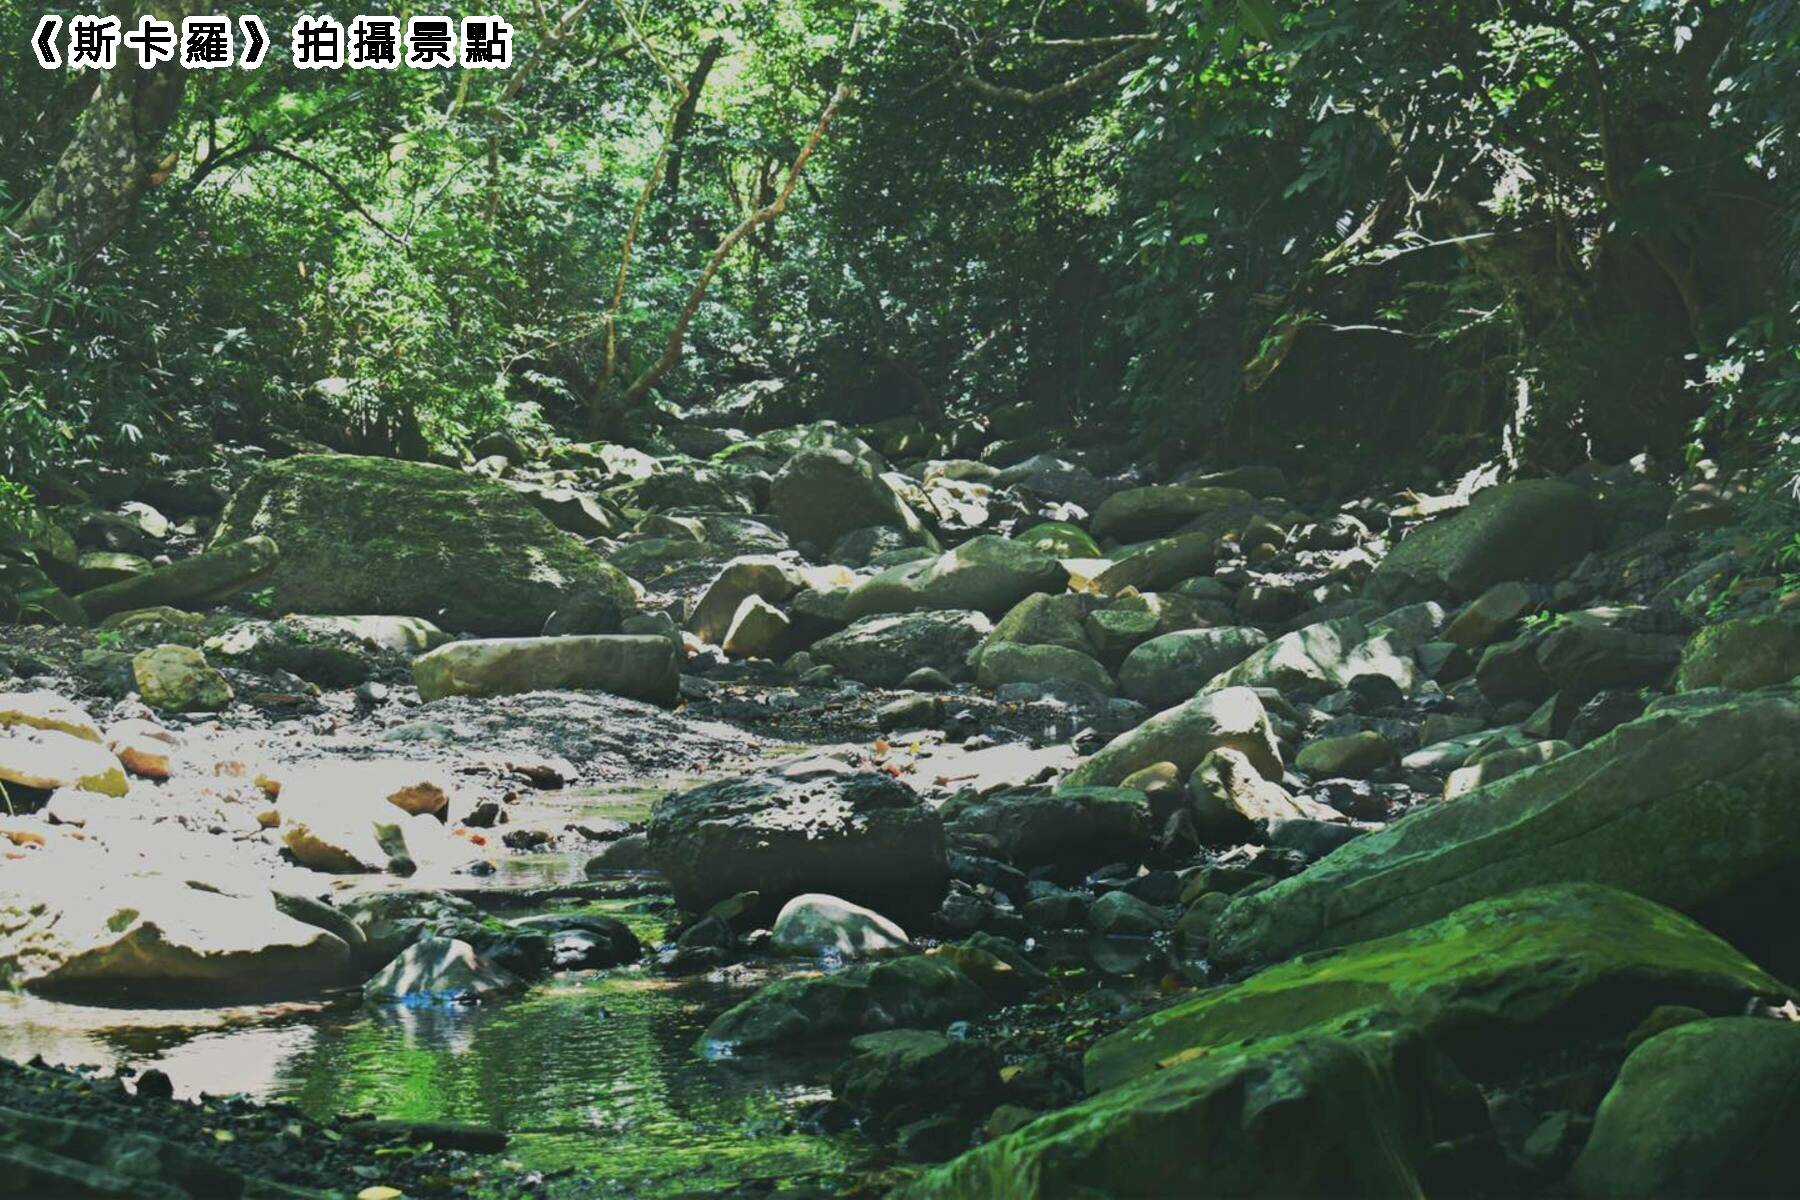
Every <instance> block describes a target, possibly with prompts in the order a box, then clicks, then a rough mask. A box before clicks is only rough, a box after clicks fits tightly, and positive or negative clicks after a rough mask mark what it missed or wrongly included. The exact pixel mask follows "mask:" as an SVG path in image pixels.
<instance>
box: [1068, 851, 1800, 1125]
mask: <svg viewBox="0 0 1800 1200" xmlns="http://www.w3.org/2000/svg"><path fill="white" fill-rule="evenodd" d="M1786 993H1787V988H1786V987H1784V986H1783V985H1782V984H1781V983H1779V982H1778V981H1777V980H1775V979H1774V978H1772V977H1771V976H1769V975H1768V974H1767V973H1766V972H1764V971H1763V970H1762V969H1761V968H1760V967H1758V966H1756V965H1755V964H1754V963H1752V962H1750V960H1749V959H1747V958H1745V957H1744V956H1743V955H1741V954H1739V953H1738V952H1737V951H1736V950H1734V949H1732V948H1731V947H1730V946H1728V945H1726V944H1725V943H1724V942H1723V941H1721V940H1719V939H1718V938H1717V937H1715V936H1714V935H1712V934H1711V933H1708V932H1707V931H1706V930H1704V929H1702V928H1701V927H1700V926H1699V925H1697V924H1695V923H1694V922H1693V921H1691V920H1689V919H1688V918H1686V917H1684V916H1682V915H1681V914H1679V913H1676V912H1673V911H1671V910H1669V909H1667V908H1664V907H1662V906H1660V905H1657V904H1652V903H1651V902H1650V901H1648V900H1644V899H1641V898H1639V897H1637V896H1633V895H1631V894H1629V893H1627V892H1621V891H1618V890H1617V889H1614V888H1607V887H1598V886H1595V885H1593V884H1556V885H1552V886H1549V887H1541V888H1532V889H1528V890H1525V891H1522V892H1515V893H1513V894H1511V895H1508V896H1503V897H1499V898H1497V899H1493V900H1484V901H1480V902H1478V903H1475V904H1470V905H1467V906H1465V907H1463V908H1460V909H1458V910H1457V911H1456V912H1454V913H1451V914H1450V915H1449V916H1447V917H1443V918H1441V919H1440V920H1437V921H1433V922H1431V923H1429V924H1426V925H1421V926H1419V927H1417V928H1414V929H1409V930H1407V931H1405V932H1403V933H1397V934H1393V935H1391V936H1388V937H1385V938H1378V939H1376V940H1374V941H1368V942H1359V943H1357V944H1355V945H1352V946H1345V947H1342V948H1340V949H1337V950H1332V951H1327V952H1325V953H1322V954H1314V955H1307V956H1304V957H1302V958H1298V959H1294V960H1292V961H1289V962H1286V963H1282V964H1280V965H1279V966H1275V967H1271V968H1269V969H1268V970H1266V971H1263V972H1261V973H1260V974H1257V975H1253V976H1251V977H1250V978H1249V979H1248V980H1246V981H1245V982H1243V983H1241V984H1238V985H1236V986H1232V987H1221V988H1213V989H1211V990H1209V991H1205V992H1202V993H1201V994H1200V995H1198V996H1196V997H1194V998H1193V999H1192V1000H1188V1001H1185V1002H1183V1003H1181V1004H1177V1005H1175V1006H1173V1007H1171V1008H1166V1009H1163V1010H1162V1011H1160V1012H1157V1013H1154V1014H1152V1015H1151V1016H1148V1017H1145V1018H1144V1019H1142V1020H1140V1021H1137V1022H1135V1023H1133V1024H1132V1025H1129V1026H1127V1027H1126V1028H1125V1029H1123V1030H1121V1031H1119V1032H1118V1033H1115V1034H1113V1035H1111V1036H1110V1037H1107V1038H1105V1039H1103V1040H1102V1041H1100V1042H1099V1043H1097V1044H1096V1045H1095V1046H1094V1047H1093V1048H1092V1049H1091V1050H1089V1051H1088V1054H1087V1058H1086V1062H1085V1064H1084V1070H1085V1074H1086V1080H1087V1085H1088V1088H1089V1090H1092V1091H1098V1090H1101V1089H1104V1088H1110V1087H1116V1086H1118V1085H1119V1084H1121V1083H1124V1082H1126V1081H1127V1080H1130V1079H1135V1078H1137V1077H1139V1076H1142V1075H1146V1074H1150V1073H1153V1072H1155V1071H1157V1070H1160V1069H1164V1068H1166V1067H1168V1066H1170V1065H1173V1064H1174V1063H1176V1062H1179V1061H1182V1060H1183V1059H1185V1058H1191V1057H1194V1056H1196V1055H1199V1054H1202V1053H1205V1052H1208V1051H1210V1050H1212V1049H1214V1048H1216V1047H1220V1046H1226V1045H1231V1044H1235V1043H1239V1042H1243V1041H1246V1040H1250V1039H1256V1038H1267V1037H1273V1036H1278V1035H1284V1034H1292V1033H1298V1032H1301V1031H1303V1030H1307V1029H1316V1030H1321V1031H1324V1030H1332V1031H1342V1030H1345V1029H1348V1028H1351V1027H1352V1026H1353V1025H1354V1024H1355V1023H1356V1022H1359V1021H1362V1020H1364V1019H1365V1018H1366V1014H1367V1013H1368V1012H1370V1011H1380V1012H1385V1013H1390V1014H1393V1015H1395V1016H1397V1017H1399V1018H1400V1019H1401V1020H1402V1021H1403V1022H1404V1024H1405V1025H1407V1026H1408V1027H1409V1028H1412V1029H1415V1030H1418V1031H1420V1032H1422V1033H1424V1034H1425V1035H1426V1036H1427V1037H1429V1038H1430V1039H1431V1040H1432V1041H1433V1042H1434V1044H1436V1045H1437V1046H1438V1047H1439V1048H1440V1049H1442V1050H1444V1051H1445V1052H1446V1053H1448V1054H1450V1055H1451V1056H1452V1057H1453V1058H1454V1059H1455V1060H1456V1061H1457V1062H1459V1063H1461V1064H1462V1065H1463V1066H1464V1067H1465V1068H1466V1069H1468V1070H1471V1071H1474V1072H1476V1073H1477V1074H1481V1073H1483V1068H1487V1069H1492V1068H1497V1067H1505V1066H1506V1065H1507V1064H1508V1062H1509V1061H1510V1060H1513V1059H1516V1058H1518V1057H1520V1056H1522V1055H1524V1054H1527V1053H1530V1052H1535V1051H1541V1050H1545V1049H1549V1048H1553V1047H1555V1046H1559V1045H1566V1044H1570V1043H1579V1044H1584V1045H1592V1044H1596V1043H1604V1042H1621V1041H1623V1040H1624V1038H1625V1037H1626V1035H1628V1034H1629V1033H1630V1032H1631V1031H1632V1030H1633V1029H1634V1028H1635V1027H1636V1026H1637V1025H1638V1023H1639V1022H1640V1021H1642V1020H1643V1018H1644V1017H1645V1016H1647V1015H1648V1014H1649V1013H1650V1011H1651V1010H1652V1009H1654V1008H1656V1007H1657V1006H1659V1005H1688V1006H1692V1007H1694V1008H1698V1009H1701V1010H1702V1011H1704V1012H1710V1013H1735V1012H1741V1011H1742V1010H1743V1007H1744V1005H1745V1003H1746V1002H1747V1001H1748V1000H1749V999H1750V998H1751V997H1753V996H1764V997H1773V996H1777V995H1785V994H1786Z"/></svg>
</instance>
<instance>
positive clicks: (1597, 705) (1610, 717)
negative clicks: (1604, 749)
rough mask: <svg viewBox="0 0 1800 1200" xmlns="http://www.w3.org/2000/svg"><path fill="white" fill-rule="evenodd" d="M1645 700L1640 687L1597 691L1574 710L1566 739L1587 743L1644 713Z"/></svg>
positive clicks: (1581, 744)
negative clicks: (1639, 689) (1638, 688)
mask: <svg viewBox="0 0 1800 1200" xmlns="http://www.w3.org/2000/svg"><path fill="white" fill-rule="evenodd" d="M1644 704H1645V701H1644V697H1643V695H1642V694H1641V693H1639V692H1637V691H1606V692H1598V693H1596V694H1595V695H1594V696H1592V697H1591V698H1589V699H1588V700H1587V701H1586V702H1585V703H1583V704H1582V706H1581V707H1580V708H1579V709H1577V710H1576V711H1575V716H1574V719H1573V720H1571V721H1570V722H1569V728H1568V730H1567V733H1566V735H1565V736H1566V740H1567V741H1568V742H1569V744H1570V745H1573V746H1585V745H1587V744H1588V743H1589V742H1591V741H1594V740H1595V739H1596V738H1601V737H1604V736H1605V735H1607V734H1609V733H1611V732H1612V731H1613V730H1615V729H1617V728H1618V727H1619V726H1621V725H1623V724H1625V723H1626V722H1628V721H1635V720H1637V719H1638V718H1639V717H1641V716H1643V715H1644Z"/></svg>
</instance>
